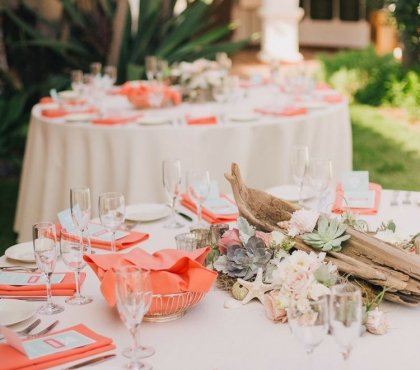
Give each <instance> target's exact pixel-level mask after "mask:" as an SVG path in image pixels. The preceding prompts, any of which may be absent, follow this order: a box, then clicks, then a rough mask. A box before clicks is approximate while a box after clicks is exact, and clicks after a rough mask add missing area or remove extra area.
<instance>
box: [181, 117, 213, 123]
mask: <svg viewBox="0 0 420 370" xmlns="http://www.w3.org/2000/svg"><path fill="white" fill-rule="evenodd" d="M185 121H186V122H187V124H189V125H215V124H217V117H216V116H203V117H188V116H187V117H185Z"/></svg>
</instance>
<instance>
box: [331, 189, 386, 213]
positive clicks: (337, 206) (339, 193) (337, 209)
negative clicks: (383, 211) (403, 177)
mask: <svg viewBox="0 0 420 370" xmlns="http://www.w3.org/2000/svg"><path fill="white" fill-rule="evenodd" d="M369 190H373V191H374V192H375V205H374V207H373V208H348V207H346V204H345V201H344V189H343V187H342V185H341V183H339V184H337V189H336V195H335V202H334V205H333V207H332V210H331V211H332V212H333V213H343V212H345V211H347V210H349V211H351V212H353V213H355V214H358V215H376V214H377V213H378V209H379V203H380V202H381V191H382V186H381V185H379V184H374V183H369Z"/></svg>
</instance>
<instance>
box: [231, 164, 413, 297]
mask: <svg viewBox="0 0 420 370" xmlns="http://www.w3.org/2000/svg"><path fill="white" fill-rule="evenodd" d="M225 177H226V179H227V180H228V181H229V182H230V184H231V186H232V191H233V195H234V197H235V201H236V204H237V206H238V209H239V213H240V214H241V216H243V217H245V218H246V219H247V220H248V221H249V222H250V223H251V224H252V225H254V226H256V227H257V229H258V230H262V231H273V230H278V231H282V232H284V230H281V229H280V227H279V226H278V225H277V224H278V222H280V221H287V220H289V219H290V218H291V215H292V213H293V212H294V211H295V210H297V209H298V208H299V207H297V206H295V205H294V204H291V203H289V202H287V201H284V200H282V199H279V198H276V197H274V196H272V195H270V194H267V193H265V192H263V191H261V190H256V189H251V188H248V187H247V186H246V185H245V184H244V182H243V180H242V178H241V174H240V170H239V167H238V165H237V164H235V163H233V164H232V173H231V174H225ZM347 232H348V233H349V234H350V235H351V238H350V239H349V240H348V241H347V242H345V244H344V247H343V250H342V251H341V252H339V253H338V252H329V253H328V254H327V257H326V259H327V260H328V261H331V262H332V263H334V264H335V265H336V266H337V268H338V269H339V271H340V272H342V273H344V274H346V275H352V276H354V277H356V278H359V279H363V280H365V281H367V282H368V283H369V284H373V285H375V286H379V287H386V288H387V292H386V294H385V299H387V300H389V301H392V302H396V303H401V304H406V305H419V304H420V256H418V255H413V254H409V253H407V252H405V251H403V250H400V249H398V248H394V247H392V246H391V245H389V244H387V243H384V242H382V241H380V240H379V239H376V238H374V237H372V236H369V235H367V234H363V233H361V232H358V231H356V230H354V229H353V228H350V227H349V228H348V230H347ZM296 248H298V249H301V250H304V251H306V252H310V251H315V252H317V250H314V249H312V247H310V246H308V245H306V244H305V243H304V242H303V241H302V240H301V239H299V238H296Z"/></svg>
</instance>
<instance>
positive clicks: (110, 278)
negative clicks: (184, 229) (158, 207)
mask: <svg viewBox="0 0 420 370" xmlns="http://www.w3.org/2000/svg"><path fill="white" fill-rule="evenodd" d="M209 251H210V248H201V249H197V250H196V251H193V252H187V251H181V250H176V249H162V250H160V251H158V252H155V253H153V254H152V255H150V254H149V253H147V252H145V251H143V250H142V249H140V248H136V249H134V250H132V251H131V252H129V253H127V254H123V255H116V254H102V255H96V254H95V255H89V256H85V257H84V259H85V261H86V262H87V263H88V265H89V266H90V267H91V268H92V270H93V271H94V272H95V273H96V275H97V276H98V278H99V280H101V292H102V294H103V296H104V297H105V299H106V301H107V302H108V304H109V305H110V306H114V305H115V291H114V289H115V287H114V285H115V283H114V281H115V280H114V279H115V270H116V269H117V267H118V266H120V265H136V266H139V267H141V268H144V269H147V270H150V277H151V281H152V288H153V293H154V294H170V293H178V292H187V291H191V292H207V291H209V290H210V288H211V286H212V285H213V283H214V281H215V280H216V277H217V272H215V271H212V270H209V269H207V268H206V267H204V266H203V263H204V261H205V259H206V257H207V254H208V253H209Z"/></svg>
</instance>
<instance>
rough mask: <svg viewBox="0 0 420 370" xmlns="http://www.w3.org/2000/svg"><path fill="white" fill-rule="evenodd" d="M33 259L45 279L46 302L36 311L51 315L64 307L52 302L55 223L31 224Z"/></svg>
mask: <svg viewBox="0 0 420 370" xmlns="http://www.w3.org/2000/svg"><path fill="white" fill-rule="evenodd" d="M32 235H33V246H34V254H35V260H36V264H37V266H38V268H39V269H40V270H41V271H42V273H43V274H44V275H45V277H46V280H47V283H46V285H47V303H46V304H45V305H43V306H41V307H40V308H39V309H38V313H40V314H44V315H53V314H56V313H60V312H62V311H63V310H64V307H62V306H60V305H58V304H55V303H53V302H52V298H51V275H52V273H53V272H54V269H55V265H56V263H57V245H56V240H57V238H56V233H55V225H54V224H53V223H52V222H39V223H36V224H34V225H33V226H32Z"/></svg>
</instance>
